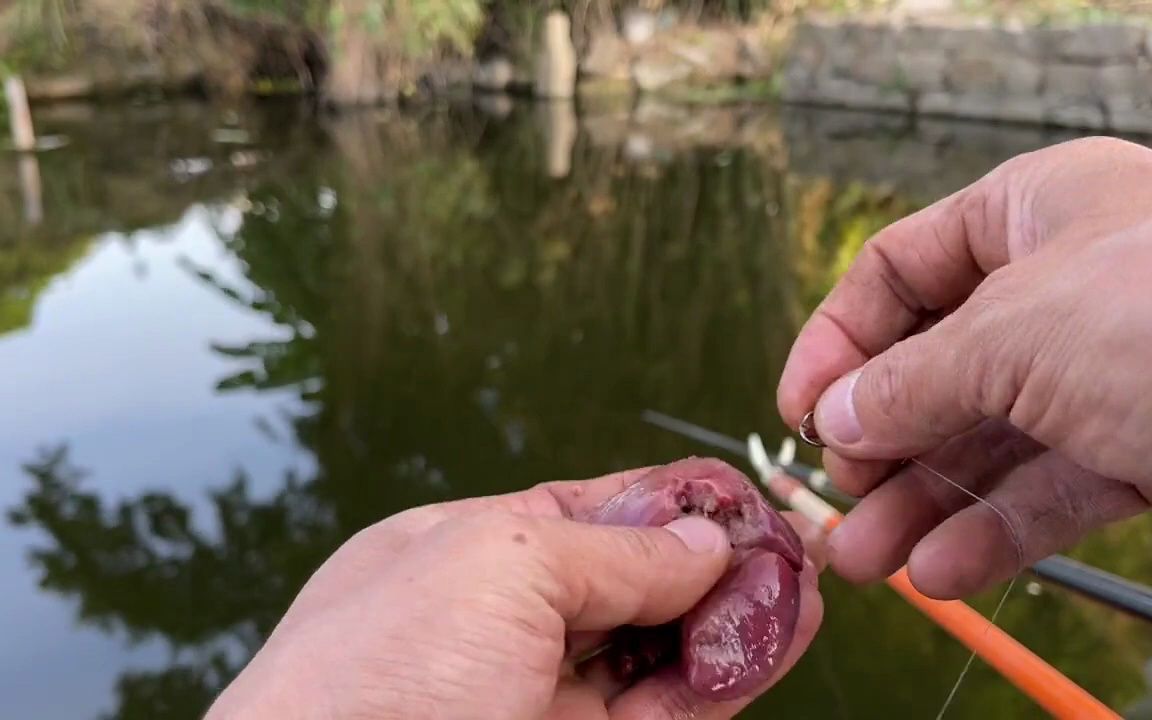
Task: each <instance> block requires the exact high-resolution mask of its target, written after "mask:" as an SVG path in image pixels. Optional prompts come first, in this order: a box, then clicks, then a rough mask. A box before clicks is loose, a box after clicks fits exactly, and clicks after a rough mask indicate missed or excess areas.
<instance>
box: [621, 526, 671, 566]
mask: <svg viewBox="0 0 1152 720" xmlns="http://www.w3.org/2000/svg"><path fill="white" fill-rule="evenodd" d="M614 539H615V541H616V543H618V545H619V547H618V548H617V549H618V551H619V552H621V553H623V554H624V556H625V557H628V558H630V559H632V560H634V561H635V562H637V563H638V564H640V565H641V566H642V567H652V566H656V565H658V564H659V562H660V560H661V559H662V558H663V556H664V548H663V546H662V545H661V544H660V543H659V542H657V541H656V539H655V537H654V535H653V534H652V533H649V532H646V531H644V530H641V529H638V528H623V529H621V531H620V532H618V533H614Z"/></svg>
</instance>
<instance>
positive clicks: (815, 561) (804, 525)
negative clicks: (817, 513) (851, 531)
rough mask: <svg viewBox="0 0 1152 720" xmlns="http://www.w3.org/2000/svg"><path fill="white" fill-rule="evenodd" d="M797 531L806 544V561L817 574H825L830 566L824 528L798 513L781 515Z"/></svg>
mask: <svg viewBox="0 0 1152 720" xmlns="http://www.w3.org/2000/svg"><path fill="white" fill-rule="evenodd" d="M781 514H782V515H783V516H784V519H785V520H787V521H788V522H789V523H790V524H791V525H792V527H793V528H795V530H796V534H797V535H799V536H800V541H801V542H802V543H804V559H805V561H806V562H808V563H811V565H812V569H813V570H814V571H815V572H816V573H817V574H819V573H822V572H824V568H825V567H827V566H828V533H827V532H826V531H825V530H824V528H823V527H821V526H819V525H817V524H816V523H814V522H812V521H811V520H809V519H808V518H806V517H804V516H803V515H801V514H800V513H798V512H792V511H788V512H784V513H781Z"/></svg>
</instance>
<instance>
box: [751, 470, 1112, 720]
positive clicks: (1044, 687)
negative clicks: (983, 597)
mask: <svg viewBox="0 0 1152 720" xmlns="http://www.w3.org/2000/svg"><path fill="white" fill-rule="evenodd" d="M767 485H768V489H769V490H771V491H772V493H773V494H774V495H776V496H777V497H779V498H780V499H781V500H783V501H784V502H785V503H786V504H788V505H789V506H791V507H794V508H795V509H797V510H800V511H801V513H802V514H804V515H806V516H809V517H810V518H811V519H813V520H815V521H817V522H819V523H820V524H821V525H822V526H823V527H824V529H825V530H831V529H832V528H834V527H836V526H837V525H839V524H840V521H841V520H842V519H843V517H844V516H843V515H842V514H841V513H840V512H839V511H838V510H836V508H834V507H832V506H831V505H829V504H828V503H827V502H825V501H824V500H823V499H822V498H820V497H819V496H817V495H816V494H815V493H813V492H812V491H811V490H809V489H808V488H807V487H806V486H805V485H804V484H803V483H801V482H800V481H799V480H797V479H795V478H793V477H791V476H788V475H785V474H783V473H779V472H778V473H776V474H774V475H772V476H771V477H770V478H767ZM812 508H815V510H816V512H815V513H813V514H812V515H810V514H809V512H806V511H805V510H806V509H812ZM887 582H888V585H889V586H890V587H892V588H893V589H894V590H895V591H896V592H898V593H900V595H902V596H903V597H904V599H906V600H907V601H908V602H909V603H911V604H912V605H913V606H915V607H916V608H917V609H918V610H920V611H921V612H922V613H924V614H925V615H927V616H928V617H929V618H930V619H931V620H933V621H934V622H935V623H936V624H937V625H939V626H940V627H941V628H943V629H944V630H946V631H948V633H950V634H951V635H952V636H953V637H955V638H956V639H957V640H959V641H960V642H961V643H963V644H964V646H966V647H967V648H968V649H969V650H971V651H972V652H974V653H976V655H977V656H978V657H980V658H981V659H982V660H984V662H986V663H988V664H989V665H991V666H992V667H993V668H995V669H996V670H998V671H999V672H1000V674H1001V675H1003V676H1004V678H1005V679H1007V680H1008V681H1009V682H1011V683H1012V684H1013V685H1015V686H1016V687H1017V688H1019V689H1020V691H1021V692H1023V693H1025V694H1026V695H1028V697H1030V698H1032V699H1033V700H1034V701H1035V702H1036V703H1037V704H1038V705H1040V707H1042V708H1044V709H1045V710H1047V711H1048V712H1049V713H1050V714H1051V715H1052V716H1053V717H1056V718H1060V719H1061V720H1065V719H1067V720H1094V719H1095V718H1108V719H1110V720H1119V718H1120V716H1119V715H1118V714H1117V713H1116V712H1115V711H1113V710H1111V709H1110V708H1109V707H1108V706H1107V705H1105V704H1104V703H1102V702H1100V701H1099V700H1097V699H1096V698H1095V697H1093V696H1092V695H1091V694H1090V693H1088V692H1087V691H1086V690H1084V688H1082V687H1080V686H1079V685H1077V684H1076V683H1074V682H1072V680H1070V679H1069V678H1068V677H1067V676H1065V675H1064V674H1062V673H1061V672H1060V671H1059V670H1057V669H1056V668H1054V667H1052V666H1051V665H1049V664H1048V663H1047V662H1045V661H1044V660H1043V659H1042V658H1040V657H1039V656H1038V655H1036V654H1035V653H1033V652H1032V651H1031V650H1029V649H1028V648H1026V647H1024V646H1023V645H1021V644H1020V643H1019V642H1018V641H1017V640H1016V639H1015V638H1013V637H1012V636H1011V635H1008V634H1007V633H1005V632H1004V631H1003V630H1001V629H1000V628H998V627H996V625H994V624H993V623H991V622H990V621H989V620H988V619H987V618H985V617H984V616H983V615H981V614H980V613H978V612H976V611H975V610H973V609H972V608H971V607H969V606H968V605H967V604H965V603H963V602H961V601H959V600H934V599H932V598H930V597H928V596H927V595H924V594H922V593H920V591H918V590H917V589H916V588H915V587H913V585H912V581H911V580H909V579H908V570H907V568H900V570H898V571H897V572H896V574H894V575H892V576H891V577H889V578H888V580H887Z"/></svg>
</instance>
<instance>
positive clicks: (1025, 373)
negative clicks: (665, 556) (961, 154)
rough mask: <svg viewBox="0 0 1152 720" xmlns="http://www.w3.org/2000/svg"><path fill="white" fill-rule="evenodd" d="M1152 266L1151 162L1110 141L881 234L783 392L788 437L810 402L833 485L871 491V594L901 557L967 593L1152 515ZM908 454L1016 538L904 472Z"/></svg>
mask: <svg viewBox="0 0 1152 720" xmlns="http://www.w3.org/2000/svg"><path fill="white" fill-rule="evenodd" d="M1150 273H1152V151H1150V150H1149V149H1147V148H1144V147H1141V146H1137V145H1133V144H1130V143H1126V142H1122V141H1119V140H1114V139H1107V138H1093V139H1086V140H1080V141H1075V142H1070V143H1065V144H1062V145H1057V146H1054V147H1051V148H1048V149H1045V150H1041V151H1038V152H1035V153H1031V154H1028V155H1023V156H1020V157H1018V158H1016V159H1013V160H1011V161H1009V162H1007V163H1005V164H1004V165H1002V166H1000V167H999V168H997V169H996V170H994V171H993V172H991V173H990V174H989V175H987V176H986V177H984V178H983V179H981V180H979V181H978V182H976V183H975V184H973V185H972V186H970V187H968V188H966V189H964V190H962V191H960V192H959V193H957V194H955V195H953V196H950V197H948V198H946V199H944V200H942V201H940V202H938V203H936V204H935V205H932V206H930V207H928V208H926V209H924V210H922V211H921V212H918V213H916V214H914V215H912V216H910V217H908V218H905V219H904V220H901V221H900V222H897V223H895V224H893V225H892V226H890V227H888V228H886V229H885V230H883V231H881V232H880V233H879V234H878V235H877V236H876V237H874V238H872V239H871V240H870V241H869V242H868V243H867V244H866V245H865V247H864V249H863V251H862V252H861V253H860V256H859V257H858V258H857V259H856V261H855V263H854V264H853V266H852V267H851V268H850V269H849V271H848V272H847V273H846V274H845V276H844V277H843V278H842V280H841V281H840V282H839V283H838V284H837V286H836V287H835V288H834V289H833V291H832V292H831V293H830V294H829V295H828V297H827V298H826V299H825V300H824V301H823V302H822V303H821V305H820V306H819V308H817V310H816V312H815V313H814V314H813V316H812V317H811V318H810V319H809V321H808V323H807V324H806V325H805V327H804V328H803V330H802V331H801V333H800V335H799V337H798V338H797V340H796V343H795V345H794V346H793V349H792V353H791V355H790V357H789V359H788V362H787V365H786V367H785V370H784V373H783V375H782V377H781V380H780V385H779V389H778V404H779V408H780V412H781V414H782V415H783V417H784V418H785V420H786V421H787V422H789V423H790V424H791V426H792V427H797V426H798V425H799V423H800V421H801V419H802V417H803V416H804V415H805V414H806V413H807V412H808V411H810V410H812V409H813V408H815V423H816V429H817V431H818V432H819V434H820V436H821V439H822V440H823V441H824V443H825V444H826V445H827V446H828V447H827V449H826V450H825V453H824V464H825V467H826V469H827V471H828V473H829V475H830V476H831V477H832V478H833V479H834V481H835V482H836V483H837V485H839V486H840V487H841V488H842V489H844V490H846V491H847V492H850V493H852V494H855V495H865V494H866V497H864V499H863V500H862V501H861V502H860V503H859V504H858V505H857V506H856V507H855V508H854V509H853V510H852V511H851V512H850V513H849V514H848V516H847V518H846V519H845V521H844V522H843V524H842V525H841V526H840V527H839V528H838V529H837V530H836V531H835V532H834V533H833V534H832V536H831V537H830V539H829V555H830V562H831V565H832V567H833V568H834V569H835V570H836V571H837V572H838V573H839V574H841V575H843V576H844V577H846V578H848V579H850V580H855V581H857V582H868V581H874V580H879V579H881V578H884V577H886V576H887V575H889V574H891V573H892V572H894V571H895V570H897V569H898V568H899V567H900V566H901V565H902V564H904V563H905V562H906V563H907V565H908V572H909V576H910V579H911V580H912V582H913V583H914V584H915V585H916V586H917V587H918V589H920V590H921V591H922V592H924V593H925V594H928V595H931V596H934V597H938V598H956V597H960V596H963V595H966V594H969V593H974V592H977V591H979V590H981V589H984V588H986V587H988V586H989V585H991V584H993V583H995V582H998V581H1001V580H1004V579H1007V578H1008V577H1010V576H1012V575H1014V574H1016V573H1017V572H1019V571H1020V570H1022V569H1023V568H1022V567H1021V563H1023V564H1025V565H1027V564H1031V563H1033V562H1035V561H1037V560H1039V559H1041V558H1043V557H1045V556H1047V555H1050V554H1052V553H1054V552H1058V551H1060V550H1062V549H1064V548H1066V547H1069V546H1071V545H1073V544H1075V543H1076V542H1077V541H1078V540H1079V539H1080V538H1081V537H1082V536H1083V535H1084V534H1086V533H1087V532H1089V531H1090V530H1092V529H1094V528H1097V527H1099V526H1101V525H1104V524H1106V523H1109V522H1113V521H1117V520H1120V519H1124V518H1127V517H1130V516H1133V515H1136V514H1138V513H1141V512H1144V511H1146V510H1147V509H1148V508H1149V498H1152V472H1150V471H1149V470H1148V469H1147V462H1148V456H1149V453H1150V451H1152V435H1150V434H1149V429H1150V428H1152V372H1150V371H1149V367H1150V366H1152V291H1150V290H1149V288H1150V287H1152V286H1150V285H1149V284H1148V282H1149V281H1148V278H1149V274H1150ZM909 457H919V458H920V459H921V460H922V461H923V462H924V463H925V464H927V465H928V466H929V467H931V468H933V469H935V470H938V471H940V472H941V473H942V474H944V475H945V476H947V477H948V478H949V479H951V480H953V481H955V482H957V483H959V484H960V485H962V486H963V487H965V488H968V489H970V490H971V491H973V492H975V493H977V494H980V495H982V496H984V497H986V499H987V500H988V501H989V502H990V503H992V504H993V505H994V506H995V507H996V508H997V509H998V510H999V511H1000V512H1001V513H1003V516H1004V518H1006V519H1007V520H1008V522H1009V523H1011V527H1005V523H1004V520H1003V519H1002V518H1001V517H999V516H998V513H997V512H996V511H995V510H993V509H991V508H989V507H987V506H986V505H984V504H982V503H974V501H973V500H972V498H970V497H969V496H967V495H965V494H963V493H961V492H960V491H958V490H956V489H955V488H952V487H950V486H949V485H948V484H947V483H945V482H943V481H942V480H940V479H939V478H937V477H933V476H932V474H931V473H929V472H927V471H926V470H925V469H924V468H922V467H918V466H916V465H914V464H906V465H898V464H896V463H894V462H893V461H894V460H897V459H902V458H909ZM885 479H887V480H886V482H883V484H881V481H884V480H885ZM1013 536H1015V538H1014V537H1013ZM1017 540H1018V541H1019V544H1020V545H1019V548H1017V545H1016V541H1017ZM1018 551H1019V552H1018Z"/></svg>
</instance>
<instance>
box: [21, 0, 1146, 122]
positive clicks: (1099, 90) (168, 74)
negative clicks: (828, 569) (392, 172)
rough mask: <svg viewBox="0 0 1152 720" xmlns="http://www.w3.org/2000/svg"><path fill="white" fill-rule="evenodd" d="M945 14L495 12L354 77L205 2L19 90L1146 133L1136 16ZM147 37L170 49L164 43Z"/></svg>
mask: <svg viewBox="0 0 1152 720" xmlns="http://www.w3.org/2000/svg"><path fill="white" fill-rule="evenodd" d="M91 1H92V0H89V2H91ZM360 4H361V5H363V4H364V3H360ZM157 5H158V6H163V5H164V3H162V2H161V3H158V4H157ZM949 5H950V2H949V0H931V1H929V0H917V2H915V3H911V2H906V3H905V6H906V9H905V10H904V11H901V12H895V11H887V12H883V13H880V12H872V13H861V12H853V13H846V12H823V13H805V14H788V15H782V14H770V13H761V14H758V15H756V16H754V17H748V18H725V17H723V16H709V17H700V16H694V15H691V14H686V13H683V12H679V11H676V10H674V9H663V10H658V11H641V10H636V9H625V10H619V11H615V12H608V13H607V14H605V13H603V12H601V13H600V14H599V15H598V16H591V15H590V14H587V13H586V14H585V15H584V16H580V17H576V16H573V17H575V19H571V18H570V17H569V15H567V14H565V13H562V12H553V13H550V14H549V15H547V16H543V17H537V18H535V19H533V20H530V21H528V20H524V19H522V18H521V19H518V20H510V19H508V18H507V17H504V16H498V15H499V14H498V13H495V14H494V15H493V17H489V18H485V19H482V20H475V19H474V20H473V22H474V24H475V28H476V29H475V36H474V38H473V40H472V41H471V42H472V44H473V47H472V48H471V49H469V50H467V51H454V52H439V53H436V54H435V55H434V56H429V57H428V58H426V59H425V61H424V62H422V63H413V62H408V61H403V60H399V59H394V60H393V61H392V63H391V65H387V63H386V64H385V65H384V66H378V65H374V66H373V67H375V68H376V69H375V70H374V71H373V73H375V74H374V75H372V77H368V78H366V77H359V78H357V77H353V75H356V74H357V73H355V72H352V71H350V70H348V69H347V68H346V67H343V66H342V65H341V61H340V60H339V59H336V60H333V57H334V56H333V51H332V48H333V47H335V46H336V45H337V44H338V43H337V41H336V40H334V39H333V37H332V33H331V32H328V33H325V32H323V31H321V30H320V29H316V28H309V27H305V26H301V25H299V24H296V23H293V22H291V21H289V20H286V19H284V18H281V17H274V16H268V15H245V14H235V13H229V12H225V11H224V10H223V9H222V7H223V6H219V5H205V6H204V7H209V8H214V9H213V10H212V12H211V13H208V14H207V15H205V14H203V13H201V14H199V15H197V16H196V18H195V19H193V18H191V17H188V16H173V17H169V16H167V15H164V16H163V17H156V16H150V17H149V18H148V19H147V23H146V26H147V27H148V28H150V30H149V33H150V34H151V36H152V37H153V39H152V40H150V41H148V42H150V43H151V46H152V47H153V51H152V52H146V51H144V50H143V49H141V48H140V47H136V48H135V49H134V50H133V51H132V52H121V53H107V52H106V53H104V54H102V55H101V54H98V55H97V56H95V57H96V59H95V60H94V61H92V62H85V63H81V64H79V65H77V64H75V63H73V64H71V65H69V66H67V67H62V68H59V69H56V70H51V71H44V70H34V71H32V72H30V73H28V74H27V77H26V84H27V87H28V92H29V97H30V99H31V100H32V102H34V103H44V102H50V101H56V100H70V99H91V98H108V97H116V98H124V97H128V98H138V97H141V96H143V97H156V96H162V95H186V94H199V95H202V96H206V97H210V98H215V99H223V100H224V101H225V102H230V103H236V102H238V101H240V99H242V98H245V97H251V96H266V95H275V94H283V93H289V94H297V93H305V94H314V95H316V96H317V97H320V98H322V99H326V100H330V101H332V102H331V103H330V104H335V105H342V104H370V105H374V104H394V103H397V102H404V101H406V100H415V101H417V102H418V101H420V100H421V99H428V98H429V97H432V98H436V97H443V96H452V97H460V96H462V95H466V94H468V93H474V94H477V95H491V94H496V95H500V94H512V95H519V96H525V95H527V96H537V97H540V98H549V99H554V100H555V99H559V100H562V101H567V100H568V99H572V98H574V99H575V100H576V102H577V104H579V106H580V107H581V108H586V107H597V108H599V107H602V106H605V105H607V106H614V105H615V106H625V107H626V106H629V105H633V104H635V103H636V102H637V101H638V100H639V99H642V98H656V99H659V100H660V101H661V102H663V103H671V104H678V105H693V106H699V105H725V104H731V103H740V102H784V103H788V104H797V105H809V104H811V105H826V106H835V107H840V108H845V109H860V110H881V111H886V112H892V113H898V114H903V115H908V116H913V117H917V116H933V117H952V118H963V119H983V120H993V121H1007V122H1014V123H1025V124H1032V125H1044V126H1056V127H1065V128H1075V129H1081V130H1092V131H1104V132H1116V133H1152V24H1150V23H1149V20H1150V17H1149V16H1147V15H1138V14H1132V15H1121V14H1099V13H1098V14H1096V15H1090V16H1085V15H1083V14H1081V15H1076V14H1065V15H1059V14H1057V15H1055V16H1052V15H1037V14H1036V13H1035V12H1032V13H1031V14H1028V13H1020V12H1015V13H1006V14H1005V13H1001V14H997V13H992V12H966V13H958V12H954V11H950V10H948V9H947V6H949ZM994 5H996V7H1001V6H1003V5H1005V3H1002V2H1001V3H994ZM1009 5H1011V4H1010V3H1009ZM911 6H914V7H911ZM1039 6H1040V5H1037V4H1036V3H1029V4H1028V7H1032V8H1035V7H1039ZM941 7H943V8H944V10H941V9H940V8H941ZM362 9H363V8H362ZM205 18H207V19H205ZM197 29H198V30H197ZM513 29H514V30H515V32H512V30H513ZM177 30H179V32H177ZM93 32H95V31H93ZM100 32H103V33H104V34H105V35H107V34H108V32H109V31H108V30H107V29H104V30H102V31H100ZM361 34H362V35H363V34H365V33H364V31H361ZM97 35H99V33H97ZM158 35H166V36H168V37H170V38H183V39H182V40H180V41H179V42H177V40H176V39H172V43H171V46H170V47H166V48H165V47H164V45H163V43H158V42H157V41H156V39H155V36H158ZM139 38H140V36H139V35H137V42H143V41H141V40H140V39H139ZM357 42H360V43H361V44H363V42H367V41H366V40H365V39H364V38H360V41H357ZM105 44H107V41H105ZM145 44H147V43H145ZM354 44H355V43H354ZM174 48H179V50H177V49H174ZM231 48H234V50H231V51H230V49H231ZM161 50H162V51H161ZM373 57H374V58H375V59H376V60H377V61H382V59H381V57H378V56H375V55H374V56H373ZM386 67H393V68H397V67H400V68H402V70H396V69H393V70H387V69H386ZM381 68H385V69H384V70H382V69H381ZM360 74H361V75H363V73H360ZM370 74H371V73H370ZM331 85H338V86H341V88H342V89H340V90H339V91H338V92H333V91H331V89H330V88H329V86H331ZM326 88H329V89H327V90H326ZM333 98H336V99H338V98H345V99H347V100H348V102H337V101H335V100H333Z"/></svg>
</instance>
